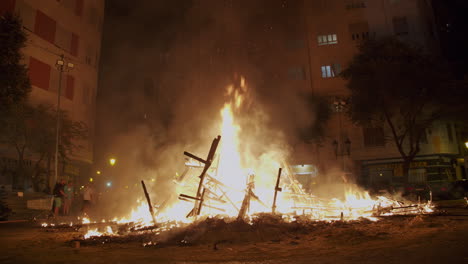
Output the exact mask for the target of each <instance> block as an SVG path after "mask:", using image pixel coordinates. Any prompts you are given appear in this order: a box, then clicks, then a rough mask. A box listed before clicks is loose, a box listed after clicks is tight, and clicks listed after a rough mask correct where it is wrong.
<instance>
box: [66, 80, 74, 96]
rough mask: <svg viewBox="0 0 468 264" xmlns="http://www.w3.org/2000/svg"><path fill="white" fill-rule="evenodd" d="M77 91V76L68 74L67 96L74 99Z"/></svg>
mask: <svg viewBox="0 0 468 264" xmlns="http://www.w3.org/2000/svg"><path fill="white" fill-rule="evenodd" d="M74 91H75V78H74V77H73V76H71V75H67V89H66V90H65V97H66V98H68V99H70V100H73V95H74Z"/></svg>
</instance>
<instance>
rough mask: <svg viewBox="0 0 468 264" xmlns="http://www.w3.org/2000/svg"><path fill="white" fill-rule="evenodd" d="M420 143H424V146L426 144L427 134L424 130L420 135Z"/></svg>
mask: <svg viewBox="0 0 468 264" xmlns="http://www.w3.org/2000/svg"><path fill="white" fill-rule="evenodd" d="M420 142H421V143H424V144H427V133H426V130H424V131H423V132H422V133H421V139H420Z"/></svg>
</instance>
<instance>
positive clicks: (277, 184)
mask: <svg viewBox="0 0 468 264" xmlns="http://www.w3.org/2000/svg"><path fill="white" fill-rule="evenodd" d="M281 171H282V168H279V170H278V177H277V178H276V185H275V196H274V197H273V206H272V207H271V212H272V213H273V214H274V213H275V211H276V197H277V195H278V192H281V191H282V189H281V188H280V187H279V184H280V178H281Z"/></svg>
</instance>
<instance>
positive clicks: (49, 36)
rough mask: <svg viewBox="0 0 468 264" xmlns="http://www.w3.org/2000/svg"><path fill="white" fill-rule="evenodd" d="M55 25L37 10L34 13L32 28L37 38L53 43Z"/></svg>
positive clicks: (53, 21)
mask: <svg viewBox="0 0 468 264" xmlns="http://www.w3.org/2000/svg"><path fill="white" fill-rule="evenodd" d="M56 26H57V23H56V22H55V20H53V19H52V18H50V17H49V16H47V15H46V14H44V13H42V12H41V11H39V10H37V12H36V24H35V26H34V33H36V35H38V36H39V37H41V38H43V39H45V40H47V41H49V42H50V43H54V40H55V31H56Z"/></svg>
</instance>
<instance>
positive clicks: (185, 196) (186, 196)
mask: <svg viewBox="0 0 468 264" xmlns="http://www.w3.org/2000/svg"><path fill="white" fill-rule="evenodd" d="M179 197H182V198H186V199H192V200H197V201H200V200H201V199H200V198H198V197H193V196H190V195H186V194H180V195H179Z"/></svg>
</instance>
